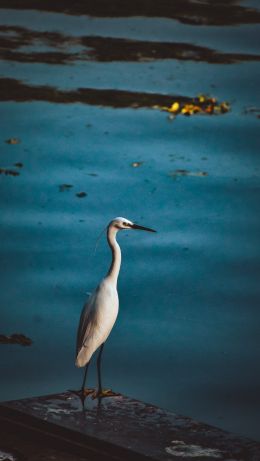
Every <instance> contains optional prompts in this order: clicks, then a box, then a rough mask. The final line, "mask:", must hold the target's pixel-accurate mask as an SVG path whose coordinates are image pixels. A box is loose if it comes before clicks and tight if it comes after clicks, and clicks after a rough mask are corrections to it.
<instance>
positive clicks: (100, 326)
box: [76, 217, 155, 367]
mask: <svg viewBox="0 0 260 461" xmlns="http://www.w3.org/2000/svg"><path fill="white" fill-rule="evenodd" d="M123 229H140V230H146V231H149V232H155V231H154V230H152V229H149V228H147V227H142V226H139V225H137V224H135V223H133V222H132V221H129V220H128V219H125V218H122V217H119V218H115V219H113V221H111V222H110V224H109V225H108V227H107V241H108V244H109V246H110V248H111V251H112V262H111V266H110V268H109V271H108V273H107V275H106V276H105V278H104V279H103V280H102V281H101V283H100V284H99V285H98V287H97V288H96V290H95V291H94V292H93V293H92V294H91V295H90V297H89V299H88V301H87V302H86V304H85V306H84V308H83V310H82V313H81V317H80V322H79V327H78V335H77V351H76V366H78V367H84V366H85V365H87V364H88V363H89V361H90V359H91V357H92V355H93V354H94V352H95V351H96V350H97V349H98V348H99V347H100V346H101V345H102V344H104V342H105V341H106V339H107V338H108V336H109V334H110V332H111V330H112V328H113V326H114V323H115V321H116V318H117V314H118V308H119V300H118V293H117V279H118V274H119V271H120V265H121V250H120V247H119V245H118V243H117V240H116V234H117V232H118V231H119V230H123Z"/></svg>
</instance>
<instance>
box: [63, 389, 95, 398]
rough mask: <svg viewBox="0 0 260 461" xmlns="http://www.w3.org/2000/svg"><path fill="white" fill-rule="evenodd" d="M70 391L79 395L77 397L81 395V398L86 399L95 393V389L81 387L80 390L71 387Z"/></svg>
mask: <svg viewBox="0 0 260 461" xmlns="http://www.w3.org/2000/svg"><path fill="white" fill-rule="evenodd" d="M69 392H71V393H72V394H75V395H77V397H79V398H80V399H81V400H83V399H84V400H85V399H86V398H87V397H88V396H89V395H91V394H94V393H95V389H80V390H79V391H74V390H71V389H69Z"/></svg>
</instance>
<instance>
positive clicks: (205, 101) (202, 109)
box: [153, 94, 230, 118]
mask: <svg viewBox="0 0 260 461" xmlns="http://www.w3.org/2000/svg"><path fill="white" fill-rule="evenodd" d="M153 108H154V109H160V110H163V111H166V112H169V114H170V118H175V117H176V115H179V114H182V115H185V116H190V115H194V114H208V115H219V114H225V113H226V112H229V111H230V104H229V103H228V102H221V103H218V101H217V99H216V98H211V97H209V96H206V95H204V94H200V95H198V96H197V97H196V98H193V99H192V101H191V102H189V103H183V102H179V101H174V102H173V103H172V105H171V106H170V107H168V106H157V105H155V106H153Z"/></svg>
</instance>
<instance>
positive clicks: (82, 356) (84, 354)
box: [75, 346, 93, 368]
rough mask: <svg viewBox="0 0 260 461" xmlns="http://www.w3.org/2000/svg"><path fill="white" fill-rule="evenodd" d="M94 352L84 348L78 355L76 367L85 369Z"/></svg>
mask: <svg viewBox="0 0 260 461" xmlns="http://www.w3.org/2000/svg"><path fill="white" fill-rule="evenodd" d="M92 354H93V351H91V350H90V349H88V348H87V347H84V346H83V347H82V348H81V349H80V351H79V353H78V355H77V358H76V362H75V365H76V367H79V368H80V367H84V366H85V365H87V363H88V362H89V361H90V359H91V357H92Z"/></svg>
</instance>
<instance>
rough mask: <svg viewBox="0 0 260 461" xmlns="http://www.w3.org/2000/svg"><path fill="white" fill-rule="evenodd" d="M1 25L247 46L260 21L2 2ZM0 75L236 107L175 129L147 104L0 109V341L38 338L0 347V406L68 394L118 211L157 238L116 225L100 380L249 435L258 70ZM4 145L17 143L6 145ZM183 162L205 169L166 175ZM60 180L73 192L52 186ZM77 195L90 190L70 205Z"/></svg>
mask: <svg viewBox="0 0 260 461" xmlns="http://www.w3.org/2000/svg"><path fill="white" fill-rule="evenodd" d="M32 18H33V22H30V21H32ZM54 19H55V20H54ZM84 21H86V22H85V29H84V25H83V22H84ZM80 22H81V24H82V28H81V29H80V28H79V23H80ZM3 23H4V24H9V25H22V26H23V27H28V28H32V29H35V30H58V31H64V33H70V34H71V35H73V34H74V35H77V34H78V35H79V34H80V33H81V34H82V35H83V34H89V35H91V34H93V33H94V32H93V27H94V26H93V24H94V25H95V33H96V34H97V35H102V31H103V35H110V36H117V37H122V38H127V37H131V38H138V39H145V40H151V39H152V36H151V34H152V30H153V27H155V25H156V40H157V41H159V40H163V41H164V40H167V41H169V40H170V37H171V34H172V41H176V34H177V35H178V40H179V41H182V42H183V41H184V39H183V36H187V41H189V42H191V41H192V40H193V42H194V43H196V44H198V45H204V46H211V47H216V48H217V49H218V50H220V51H226V52H227V51H230V52H233V51H236V52H238V51H241V52H250V53H252V54H253V53H257V48H256V43H255V37H256V36H258V37H259V26H256V25H254V26H248V25H246V26H241V27H239V26H237V27H224V28H223V30H224V33H223V34H222V28H217V27H213V28H210V27H206V26H205V27H204V26H203V27H200V28H196V27H194V26H187V25H182V24H180V23H176V22H175V21H169V20H163V19H160V20H159V19H154V20H151V19H149V20H148V19H144V18H132V19H127V20H126V19H117V20H115V19H106V20H105V19H104V20H101V19H92V21H90V20H89V19H88V18H84V17H70V16H68V15H67V16H65V15H58V14H55V15H54V14H47V13H39V12H29V13H28V12H26V13H24V12H22V11H17V10H16V11H11V10H10V11H8V10H5V16H4V21H3ZM89 23H90V24H92V26H90V25H89ZM104 24H105V25H104ZM141 25H143V28H142V27H141ZM91 27H92V28H91ZM104 27H105V32H106V33H104ZM134 27H135V28H136V32H135V33H134V32H133V28H134ZM88 28H89V29H88ZM175 28H176V29H175ZM109 30H110V33H109ZM245 30H246V33H247V35H246V40H245V41H243V45H242V42H241V41H239V40H240V39H239V37H240V38H241V34H242V32H244V31H245ZM130 31H132V32H130ZM229 40H230V42H229ZM229 43H230V48H229ZM240 47H241V48H240ZM1 76H2V77H3V76H5V77H9V78H17V79H21V80H22V81H23V82H26V83H27V84H34V85H37V84H38V85H43V84H48V85H53V86H57V87H59V88H61V89H77V88H78V87H92V88H114V89H128V90H131V91H146V92H157V93H158V92H159V93H165V94H170V93H173V94H176V93H178V94H181V95H185V96H196V95H197V94H198V93H201V92H202V93H209V94H212V95H213V96H216V97H218V98H219V99H220V100H228V101H230V103H231V105H232V111H231V112H230V113H228V114H226V115H223V116H219V117H217V116H216V117H207V116H194V117H190V118H185V117H182V116H179V117H177V118H176V119H175V120H174V121H169V120H168V118H167V114H166V113H164V112H160V111H156V110H151V109H138V110H136V109H131V108H129V109H113V108H108V107H100V106H88V105H83V104H54V103H47V102H24V103H16V102H14V101H10V102H2V103H1V104H0V111H1V126H0V131H1V135H0V142H1V143H2V144H1V145H2V148H1V152H0V158H1V164H0V166H1V167H6V168H14V167H12V165H13V164H14V163H16V162H22V163H23V168H21V169H20V170H19V172H20V176H17V177H12V176H4V175H1V176H0V196H1V230H0V245H1V291H0V306H1V331H0V333H4V334H12V333H16V332H18V333H19V332H21V333H24V334H26V335H27V336H29V337H31V338H32V340H33V345H32V346H31V347H28V348H22V347H20V346H15V345H1V348H0V352H1V370H2V372H1V399H2V400H6V399H15V398H21V397H27V396H32V395H39V394H45V393H53V392H59V391H63V390H65V389H68V388H77V387H79V385H80V381H81V372H80V371H79V370H77V369H76V368H75V366H74V349H75V334H76V329H77V324H78V319H79V315H80V312H81V308H82V305H83V303H84V301H85V299H86V297H87V292H91V291H92V290H93V289H94V288H95V286H96V284H97V283H98V281H99V280H100V278H101V277H102V276H103V275H104V274H105V273H106V271H107V268H108V266H109V264H110V252H109V249H108V247H107V244H106V241H105V236H103V239H102V240H101V241H100V244H99V246H98V249H97V252H96V254H94V248H95V243H96V239H97V236H98V235H99V234H100V232H101V231H102V229H103V228H104V227H105V226H106V224H107V223H108V222H109V221H110V220H111V219H112V218H113V217H115V216H125V217H127V218H128V219H131V220H134V221H137V222H139V223H140V224H144V225H146V226H150V227H153V228H155V229H157V230H158V234H145V233H134V232H124V233H121V234H120V235H119V238H118V240H119V243H120V245H121V248H122V253H123V263H122V269H121V273H120V279H119V295H120V313H119V317H118V320H117V323H116V325H115V327H114V329H113V331H112V333H111V335H110V338H109V340H108V341H107V344H106V347H105V352H104V359H103V379H104V384H105V385H106V386H109V387H112V388H113V389H114V390H117V391H120V392H122V393H125V394H127V395H129V396H133V397H136V398H138V399H142V400H145V401H147V402H151V403H154V404H157V405H159V406H162V407H164V408H167V409H170V410H172V411H174V412H177V413H181V414H185V415H188V416H192V417H195V418H197V419H200V420H202V421H205V422H209V423H212V424H214V425H217V426H219V427H222V428H224V429H227V430H231V431H233V432H237V433H239V434H242V435H247V436H250V437H252V438H256V439H259V440H260V432H259V427H260V424H259V423H260V422H259V414H260V411H259V410H260V408H259V407H260V405H259V403H260V402H259V385H260V373H259V358H260V347H259V298H260V283H259V268H260V246H259V235H260V221H259V199H260V181H259V174H260V158H259V154H258V152H259V120H258V119H257V117H256V114H255V113H248V114H245V113H244V110H245V109H246V108H249V107H256V108H259V107H260V104H259V102H260V101H259V91H258V88H259V83H258V82H259V64H258V63H256V62H250V61H249V62H245V63H236V64H230V65H216V64H207V63H194V62H192V61H182V62H178V61H176V60H166V61H161V60H159V61H154V62H140V63H133V62H132V63H129V62H112V63H98V62H78V63H74V64H71V65H63V66H62V65H46V64H28V63H27V64H25V63H20V62H12V61H2V62H1ZM14 137H16V138H20V140H21V143H20V144H17V145H9V144H6V143H5V142H4V141H5V140H6V139H8V138H14ZM132 162H143V163H142V165H141V166H140V167H138V168H133V167H132V165H131V164H132ZM177 169H186V170H189V171H191V172H197V171H206V172H207V173H208V176H203V177H200V176H184V177H182V176H177V177H174V176H172V175H171V173H172V172H173V171H174V170H177ZM93 173H94V174H95V175H96V176H93ZM64 183H66V184H71V185H73V188H71V189H70V190H68V191H63V192H60V190H59V185H61V184H64ZM82 191H84V192H86V193H87V196H86V197H85V198H78V197H77V196H76V194H77V193H78V192H82ZM93 365H94V364H93ZM95 382H96V375H95V367H94V366H92V368H91V370H90V376H89V384H91V385H95Z"/></svg>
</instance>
